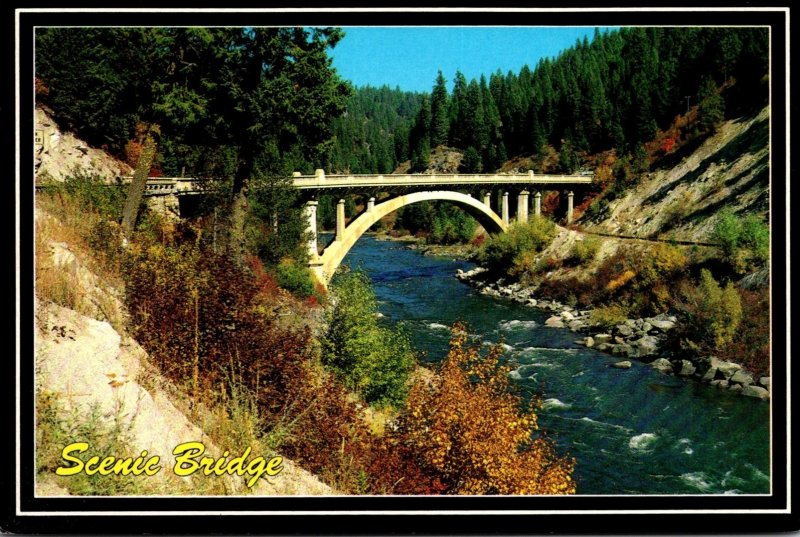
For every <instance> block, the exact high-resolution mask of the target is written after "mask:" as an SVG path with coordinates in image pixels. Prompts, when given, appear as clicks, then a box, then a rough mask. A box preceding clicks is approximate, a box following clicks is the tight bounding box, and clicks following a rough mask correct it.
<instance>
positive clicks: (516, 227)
mask: <svg viewBox="0 0 800 537" xmlns="http://www.w3.org/2000/svg"><path fill="white" fill-rule="evenodd" d="M555 236H556V226H555V224H554V223H553V222H552V221H550V220H547V219H545V218H543V217H539V216H535V217H533V218H532V219H531V220H530V221H528V222H527V223H516V224H512V225H511V226H510V227H509V228H508V231H507V232H505V233H500V234H497V235H494V236H492V237H490V238H489V240H487V241H486V242H485V243H484V245H483V247H482V248H481V250H480V251H479V252H478V262H479V263H480V264H482V265H484V266H486V267H487V268H489V269H490V270H492V271H494V272H500V273H505V274H509V275H510V274H511V272H513V267H514V266H515V265H517V266H519V265H525V266H527V265H528V263H521V260H522V257H521V256H523V254H525V253H530V252H541V251H542V250H544V249H545V248H546V247H547V246H548V245H549V244H550V243H551V242H552V241H553V239H554V238H555Z"/></svg>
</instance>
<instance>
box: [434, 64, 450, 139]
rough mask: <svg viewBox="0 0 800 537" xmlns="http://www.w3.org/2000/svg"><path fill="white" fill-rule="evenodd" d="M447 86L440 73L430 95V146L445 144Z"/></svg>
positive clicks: (447, 128) (447, 129)
mask: <svg viewBox="0 0 800 537" xmlns="http://www.w3.org/2000/svg"><path fill="white" fill-rule="evenodd" d="M447 115H448V103H447V86H446V81H445V79H444V76H443V75H442V72H441V71H439V74H438V76H437V77H436V84H435V85H434V86H433V93H432V94H431V131H430V132H431V146H432V147H436V146H439V145H443V144H446V143H447V135H448V131H449V127H450V125H449V121H448V117H447Z"/></svg>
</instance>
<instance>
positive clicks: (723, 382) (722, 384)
mask: <svg viewBox="0 0 800 537" xmlns="http://www.w3.org/2000/svg"><path fill="white" fill-rule="evenodd" d="M711 385H712V386H716V387H717V388H719V389H721V390H724V389H725V388H727V387H728V381H727V380H724V379H717V380H712V381H711Z"/></svg>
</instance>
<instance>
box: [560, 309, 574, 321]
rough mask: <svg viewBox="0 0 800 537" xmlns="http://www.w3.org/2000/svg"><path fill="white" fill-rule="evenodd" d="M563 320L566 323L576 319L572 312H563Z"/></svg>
mask: <svg viewBox="0 0 800 537" xmlns="http://www.w3.org/2000/svg"><path fill="white" fill-rule="evenodd" d="M561 318H562V319H564V320H565V321H571V320H573V319H574V318H575V316H574V315H573V314H572V312H570V311H562V312H561Z"/></svg>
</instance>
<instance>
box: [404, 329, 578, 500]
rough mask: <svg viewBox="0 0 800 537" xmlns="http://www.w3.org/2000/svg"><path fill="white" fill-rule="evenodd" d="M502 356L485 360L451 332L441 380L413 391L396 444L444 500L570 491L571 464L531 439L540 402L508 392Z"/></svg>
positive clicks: (496, 353) (495, 353)
mask: <svg viewBox="0 0 800 537" xmlns="http://www.w3.org/2000/svg"><path fill="white" fill-rule="evenodd" d="M501 353H502V348H501V347H499V346H496V347H494V348H493V349H492V350H491V351H490V352H489V353H488V354H487V355H485V356H482V355H481V354H480V352H479V348H478V347H476V346H467V333H466V330H465V328H464V326H463V325H458V324H457V325H456V326H454V328H453V337H452V340H451V343H450V352H449V353H448V355H447V357H446V358H445V359H444V361H443V362H442V365H441V368H440V370H439V373H438V375H436V376H435V377H434V378H433V379H432V380H431V381H430V382H418V383H417V384H415V385H414V387H413V388H412V391H411V393H410V395H409V399H408V403H407V405H406V408H405V411H404V413H403V414H402V416H401V417H400V419H399V420H398V430H397V432H396V436H397V438H399V439H400V441H401V443H402V444H403V445H405V446H406V447H407V448H408V449H409V450H410V453H411V454H412V455H413V456H414V458H415V460H416V461H417V463H418V464H419V466H420V467H421V468H422V469H423V470H424V471H425V472H426V473H433V474H435V475H436V476H437V481H438V483H440V484H441V486H442V487H443V492H444V493H446V494H572V493H574V492H575V482H574V480H573V479H572V472H573V470H574V465H575V462H574V460H573V459H570V458H568V457H563V456H560V455H558V454H557V453H556V451H555V449H554V445H553V443H552V442H551V441H550V440H549V439H547V438H546V437H545V436H543V435H537V434H536V433H535V431H537V430H538V422H537V416H536V408H537V406H538V403H537V402H536V401H535V400H534V401H531V402H529V403H527V404H525V403H524V402H523V399H522V398H521V396H520V395H519V394H518V393H515V392H514V391H513V385H512V383H511V381H510V379H509V376H508V373H509V371H510V367H509V366H508V365H503V364H501V363H500V361H499V359H500V355H501Z"/></svg>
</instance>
